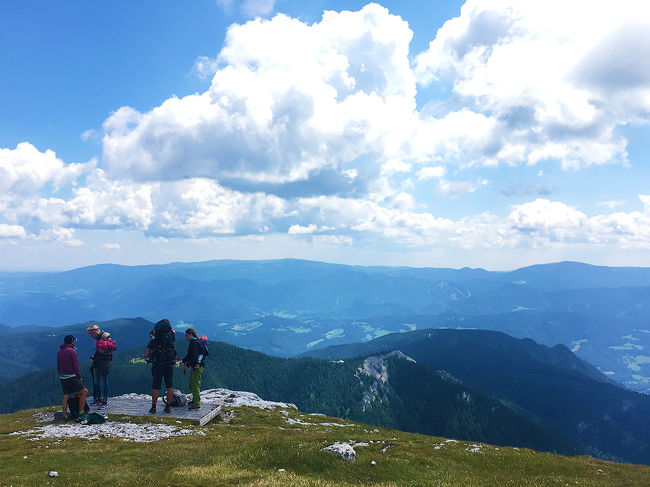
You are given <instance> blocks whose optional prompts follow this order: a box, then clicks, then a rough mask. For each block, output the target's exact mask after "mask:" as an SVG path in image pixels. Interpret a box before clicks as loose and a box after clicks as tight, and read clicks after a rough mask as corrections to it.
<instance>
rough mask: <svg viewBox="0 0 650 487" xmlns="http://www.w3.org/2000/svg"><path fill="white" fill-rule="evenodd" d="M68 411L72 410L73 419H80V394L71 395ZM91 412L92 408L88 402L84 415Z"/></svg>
mask: <svg viewBox="0 0 650 487" xmlns="http://www.w3.org/2000/svg"><path fill="white" fill-rule="evenodd" d="M68 409H69V410H70V417H71V418H78V417H79V412H80V411H79V394H78V393H76V394H70V397H69V398H68ZM89 411H90V406H89V405H88V401H86V404H85V405H84V414H88V412H89Z"/></svg>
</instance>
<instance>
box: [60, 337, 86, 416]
mask: <svg viewBox="0 0 650 487" xmlns="http://www.w3.org/2000/svg"><path fill="white" fill-rule="evenodd" d="M75 341H76V338H75V337H73V336H72V335H66V336H65V337H64V338H63V345H61V346H60V347H59V349H60V350H59V352H58V353H57V354H56V367H57V370H58V371H59V379H60V380H61V389H62V390H63V401H62V402H61V410H62V413H63V417H64V418H67V411H68V399H69V398H70V395H71V394H77V393H78V394H79V410H80V411H83V410H84V408H85V405H86V397H87V396H88V389H86V388H85V387H84V385H83V384H82V383H81V371H80V370H79V359H78V358H77V349H76V348H75V346H74V342H75ZM79 419H81V420H83V419H84V416H83V415H82V416H80V418H79Z"/></svg>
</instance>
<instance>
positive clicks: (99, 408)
mask: <svg viewBox="0 0 650 487" xmlns="http://www.w3.org/2000/svg"><path fill="white" fill-rule="evenodd" d="M107 407H108V406H107V405H106V404H100V405H99V406H97V409H98V410H100V411H103V410H104V409H106V408H107Z"/></svg>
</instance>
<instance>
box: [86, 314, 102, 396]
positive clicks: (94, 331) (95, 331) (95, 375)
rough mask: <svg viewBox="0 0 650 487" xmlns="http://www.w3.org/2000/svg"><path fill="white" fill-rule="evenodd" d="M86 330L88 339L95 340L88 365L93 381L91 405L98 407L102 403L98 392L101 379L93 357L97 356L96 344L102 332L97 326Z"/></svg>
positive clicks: (91, 326)
mask: <svg viewBox="0 0 650 487" xmlns="http://www.w3.org/2000/svg"><path fill="white" fill-rule="evenodd" d="M86 330H87V331H88V334H89V335H90V337H91V338H93V339H94V340H95V344H94V345H93V354H92V356H91V357H90V360H91V361H92V362H91V364H90V376H91V377H92V379H93V402H92V403H91V404H93V405H97V406H99V405H100V404H101V402H102V400H101V391H100V390H99V388H100V381H101V378H102V377H101V372H100V370H99V368H98V367H96V363H95V355H96V354H97V342H98V341H99V340H101V338H102V333H104V332H103V331H102V330H100V329H99V326H97V325H90V326H89V327H88V328H86Z"/></svg>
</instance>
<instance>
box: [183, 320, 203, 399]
mask: <svg viewBox="0 0 650 487" xmlns="http://www.w3.org/2000/svg"><path fill="white" fill-rule="evenodd" d="M185 338H187V339H188V340H189V342H190V343H189V344H188V346H187V355H185V358H184V359H183V370H184V371H185V370H187V369H188V368H189V369H190V391H192V400H191V401H190V404H189V406H188V409H200V407H201V376H202V375H203V368H204V360H205V357H206V355H207V347H206V346H205V344H204V343H202V342H200V341H199V337H198V335H197V334H196V330H195V329H194V328H188V329H187V330H185Z"/></svg>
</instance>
